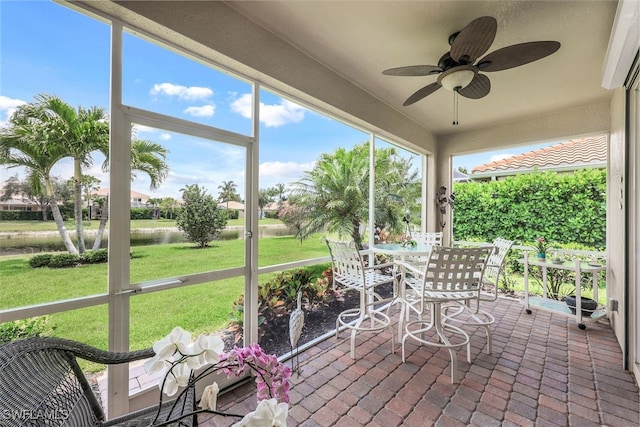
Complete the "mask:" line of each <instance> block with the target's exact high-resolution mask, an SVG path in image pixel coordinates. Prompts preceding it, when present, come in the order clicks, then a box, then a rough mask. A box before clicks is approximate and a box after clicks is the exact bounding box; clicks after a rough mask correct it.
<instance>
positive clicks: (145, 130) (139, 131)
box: [133, 125, 171, 141]
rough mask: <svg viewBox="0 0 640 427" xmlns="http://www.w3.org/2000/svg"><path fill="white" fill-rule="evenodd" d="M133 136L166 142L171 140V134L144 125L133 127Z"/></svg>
mask: <svg viewBox="0 0 640 427" xmlns="http://www.w3.org/2000/svg"><path fill="white" fill-rule="evenodd" d="M133 129H134V134H135V135H136V136H137V137H138V138H142V139H147V138H148V139H156V138H158V139H161V140H163V141H168V140H170V139H171V134H169V133H167V132H164V131H161V130H160V129H156V128H152V127H149V126H144V125H134V127H133Z"/></svg>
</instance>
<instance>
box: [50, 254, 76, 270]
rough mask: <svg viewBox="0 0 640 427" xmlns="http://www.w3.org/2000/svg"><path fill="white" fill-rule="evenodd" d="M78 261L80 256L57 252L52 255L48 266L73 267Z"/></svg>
mask: <svg viewBox="0 0 640 427" xmlns="http://www.w3.org/2000/svg"><path fill="white" fill-rule="evenodd" d="M79 263H80V257H79V256H77V255H73V254H57V255H52V256H51V260H50V261H49V265H48V267H50V268H67V267H75V266H76V265H78V264H79Z"/></svg>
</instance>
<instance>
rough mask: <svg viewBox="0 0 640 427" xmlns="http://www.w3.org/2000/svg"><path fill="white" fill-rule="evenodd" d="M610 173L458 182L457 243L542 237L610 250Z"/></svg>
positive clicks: (598, 171) (587, 171)
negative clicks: (607, 224)
mask: <svg viewBox="0 0 640 427" xmlns="http://www.w3.org/2000/svg"><path fill="white" fill-rule="evenodd" d="M606 179H607V176H606V171H605V170H602V169H584V170H580V171H577V172H574V173H572V174H559V173H555V172H544V173H528V174H523V175H519V176H515V177H508V178H507V179H504V180H501V181H490V182H476V181H474V182H465V183H455V184H454V193H455V209H454V211H453V234H454V238H455V240H473V239H478V240H481V241H485V242H491V241H493V239H495V238H496V237H504V238H506V239H509V240H517V241H521V242H533V241H535V240H536V239H537V238H538V237H540V236H542V237H545V238H546V239H547V240H549V241H550V242H551V241H555V242H562V243H578V244H582V245H585V246H588V247H591V248H596V249H598V250H602V249H603V248H605V246H606V234H605V231H606V188H607V184H606Z"/></svg>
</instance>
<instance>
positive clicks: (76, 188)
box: [31, 95, 109, 254]
mask: <svg viewBox="0 0 640 427" xmlns="http://www.w3.org/2000/svg"><path fill="white" fill-rule="evenodd" d="M35 99H36V102H35V103H34V104H31V105H32V106H33V112H34V118H37V119H38V120H42V121H45V122H48V123H50V124H52V125H53V128H54V135H55V140H53V141H51V143H53V144H56V145H60V146H61V147H63V149H64V150H66V152H67V156H68V157H72V158H73V194H74V216H75V225H76V238H77V241H78V252H79V253H80V254H83V253H84V252H85V250H86V249H85V244H84V230H83V223H82V179H83V178H82V177H83V175H82V170H83V168H87V167H89V166H91V165H92V164H93V158H92V154H93V153H94V152H96V151H100V152H102V153H103V154H105V155H107V154H108V152H109V122H108V120H107V113H106V111H105V110H104V109H103V108H98V107H91V108H89V109H85V108H83V107H78V109H77V110H76V109H75V108H73V107H72V106H71V105H69V104H68V103H66V102H64V101H62V100H61V99H60V98H58V97H57V96H54V95H37V96H36V97H35Z"/></svg>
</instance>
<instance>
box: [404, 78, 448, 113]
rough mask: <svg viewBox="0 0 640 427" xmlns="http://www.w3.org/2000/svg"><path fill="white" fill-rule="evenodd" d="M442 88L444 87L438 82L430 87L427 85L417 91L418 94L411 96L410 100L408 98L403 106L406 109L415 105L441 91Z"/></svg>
mask: <svg viewBox="0 0 640 427" xmlns="http://www.w3.org/2000/svg"><path fill="white" fill-rule="evenodd" d="M441 87H442V86H441V85H440V83H438V82H434V83H431V84H430V85H427V86H425V87H423V88H422V89H420V90H418V91H416V93H414V94H413V95H411V96H410V97H409V98H407V100H406V101H404V104H402V106H403V107H406V106H408V105H411V104H413V103H414V102H418V101H420V100H421V99H422V98H425V97H427V96H429V95H431V94H432V93H433V92H435V91H436V90H438V89H440V88H441Z"/></svg>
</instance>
